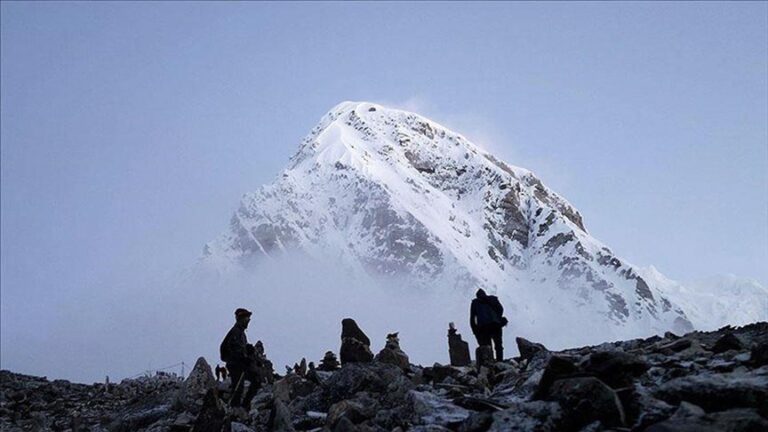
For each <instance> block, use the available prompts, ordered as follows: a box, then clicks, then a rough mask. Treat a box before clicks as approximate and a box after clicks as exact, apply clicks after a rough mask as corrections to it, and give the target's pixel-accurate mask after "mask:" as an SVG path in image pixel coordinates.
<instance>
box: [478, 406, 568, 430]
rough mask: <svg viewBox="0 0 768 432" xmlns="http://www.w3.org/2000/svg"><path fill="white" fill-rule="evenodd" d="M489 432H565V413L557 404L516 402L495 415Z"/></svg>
mask: <svg viewBox="0 0 768 432" xmlns="http://www.w3.org/2000/svg"><path fill="white" fill-rule="evenodd" d="M492 418H493V422H492V423H491V426H490V428H488V432H510V431H519V432H523V431H525V432H555V431H561V430H563V427H562V424H563V423H562V422H563V411H562V409H561V408H560V405H559V404H558V403H556V402H546V401H533V402H516V403H514V404H513V405H512V406H511V407H510V408H507V409H505V410H503V411H499V412H496V413H494V414H493V416H492Z"/></svg>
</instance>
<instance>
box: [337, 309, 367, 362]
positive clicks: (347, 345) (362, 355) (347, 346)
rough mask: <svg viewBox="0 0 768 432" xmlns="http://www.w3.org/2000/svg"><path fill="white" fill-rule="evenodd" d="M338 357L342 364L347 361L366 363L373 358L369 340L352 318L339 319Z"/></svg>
mask: <svg viewBox="0 0 768 432" xmlns="http://www.w3.org/2000/svg"><path fill="white" fill-rule="evenodd" d="M339 357H340V358H341V364H342V366H343V365H345V364H347V363H368V362H371V361H372V360H373V353H372V352H371V340H370V339H368V336H366V335H365V333H363V331H362V330H361V329H360V327H358V325H357V323H356V322H355V320H353V319H352V318H344V319H343V320H342V321H341V349H340V350H339Z"/></svg>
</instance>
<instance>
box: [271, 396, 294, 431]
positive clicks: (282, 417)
mask: <svg viewBox="0 0 768 432" xmlns="http://www.w3.org/2000/svg"><path fill="white" fill-rule="evenodd" d="M269 427H270V429H269V430H270V431H273V432H295V430H296V429H294V427H293V422H291V411H290V410H289V409H288V407H287V406H286V405H285V404H284V403H283V401H282V400H280V399H275V401H274V403H273V404H272V411H271V412H270V416H269Z"/></svg>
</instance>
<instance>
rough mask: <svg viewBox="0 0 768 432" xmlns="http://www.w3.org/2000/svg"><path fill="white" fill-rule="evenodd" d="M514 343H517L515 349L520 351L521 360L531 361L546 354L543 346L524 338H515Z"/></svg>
mask: <svg viewBox="0 0 768 432" xmlns="http://www.w3.org/2000/svg"><path fill="white" fill-rule="evenodd" d="M515 342H517V349H518V351H520V358H522V359H523V360H531V359H532V358H533V357H534V356H535V355H537V354H541V353H546V352H548V350H547V348H545V347H544V345H542V344H540V343H535V342H531V341H529V340H528V339H525V338H521V337H516V338H515Z"/></svg>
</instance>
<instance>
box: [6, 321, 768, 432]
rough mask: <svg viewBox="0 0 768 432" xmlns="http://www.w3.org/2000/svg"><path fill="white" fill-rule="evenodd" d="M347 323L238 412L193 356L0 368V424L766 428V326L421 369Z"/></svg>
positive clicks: (57, 427)
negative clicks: (123, 367) (77, 369)
mask: <svg viewBox="0 0 768 432" xmlns="http://www.w3.org/2000/svg"><path fill="white" fill-rule="evenodd" d="M355 328H356V329H355V331H354V332H350V331H346V332H345V331H342V346H341V349H340V351H341V353H342V354H341V355H342V356H343V358H342V365H341V366H340V365H339V363H338V361H337V360H336V358H337V357H336V356H335V354H334V353H333V352H328V353H326V355H325V357H324V358H323V359H322V360H320V362H319V366H318V367H315V366H314V362H310V363H309V365H307V363H306V362H305V361H302V362H301V364H300V365H299V364H297V365H296V366H294V368H293V369H290V370H289V371H288V372H287V373H286V375H282V376H281V375H277V374H274V375H273V376H272V377H270V379H264V380H263V382H262V384H261V388H260V389H259V391H258V393H256V396H255V398H254V399H253V401H252V403H251V407H250V410H248V411H246V410H243V409H235V410H233V409H230V408H229V407H228V406H227V404H226V402H225V401H226V400H227V399H228V398H229V394H228V389H229V382H228V381H226V380H225V381H217V380H216V378H214V376H213V374H212V373H211V368H210V366H209V365H208V363H207V362H206V361H205V360H204V359H202V358H201V359H199V360H198V362H197V364H196V365H195V368H194V370H193V371H192V373H191V374H190V376H189V377H187V378H186V379H185V380H183V381H182V380H180V379H179V378H177V377H174V376H171V375H157V376H155V377H151V378H141V379H138V380H124V381H122V382H121V383H119V384H109V385H104V384H94V385H84V384H74V383H70V382H67V381H63V380H55V381H48V380H47V379H45V378H37V377H31V376H25V375H20V374H15V373H11V372H9V371H0V430H3V431H8V432H16V431H26V430H36V431H158V432H159V431H179V432H181V431H205V432H223V431H228V432H229V431H231V432H235V431H238V432H258V431H360V432H362V431H366V432H368V431H413V432H427V431H429V432H440V431H446V432H449V431H463V432H483V431H494V432H500V431H544V432H546V431H603V430H612V431H621V430H623V431H648V432H659V431H733V432H740V431H744V432H748V431H764V430H768V323H766V322H760V323H754V324H750V325H747V326H744V327H739V328H731V327H725V328H722V329H719V330H718V331H715V332H709V333H705V332H692V333H689V334H686V335H684V336H676V335H674V334H672V333H667V334H665V335H664V336H653V337H650V338H646V339H634V340H627V341H622V342H614V343H605V344H602V345H599V346H589V347H583V348H574V349H567V350H563V351H557V352H554V351H549V350H547V348H546V347H544V346H543V345H542V344H539V343H535V342H531V341H527V340H525V339H520V338H519V339H518V340H517V344H518V346H519V351H520V353H521V355H520V356H518V357H515V358H511V359H507V360H504V361H501V362H492V361H489V362H487V363H483V364H477V363H476V362H473V363H469V364H468V365H466V366H450V365H441V364H437V363H436V364H434V365H432V366H428V367H422V366H418V365H414V364H410V363H409V362H408V356H407V354H406V353H405V352H403V351H402V350H401V349H400V346H399V343H398V335H397V334H391V335H389V336H388V338H387V340H386V341H381V345H383V348H382V349H381V350H380V351H378V354H377V355H376V356H375V357H374V356H372V355H371V353H370V350H369V349H370V347H369V342H370V340H369V339H368V337H367V336H366V335H365V334H364V332H363V330H362V329H360V328H358V327H357V326H356V325H355ZM451 337H453V338H456V337H460V336H459V335H457V334H456V332H455V331H453V332H449V339H450V338H451ZM454 342H455V341H454ZM448 343H449V342H448V341H446V347H448V346H449V345H448ZM350 344H352V345H356V344H357V345H362V346H364V348H365V349H357V350H353V349H350V346H349V345H350ZM345 345H348V346H347V347H346V349H345ZM450 346H451V347H452V348H451V349H455V346H456V345H455V343H453V344H451V345H450ZM345 352H346V354H344V353H345Z"/></svg>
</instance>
